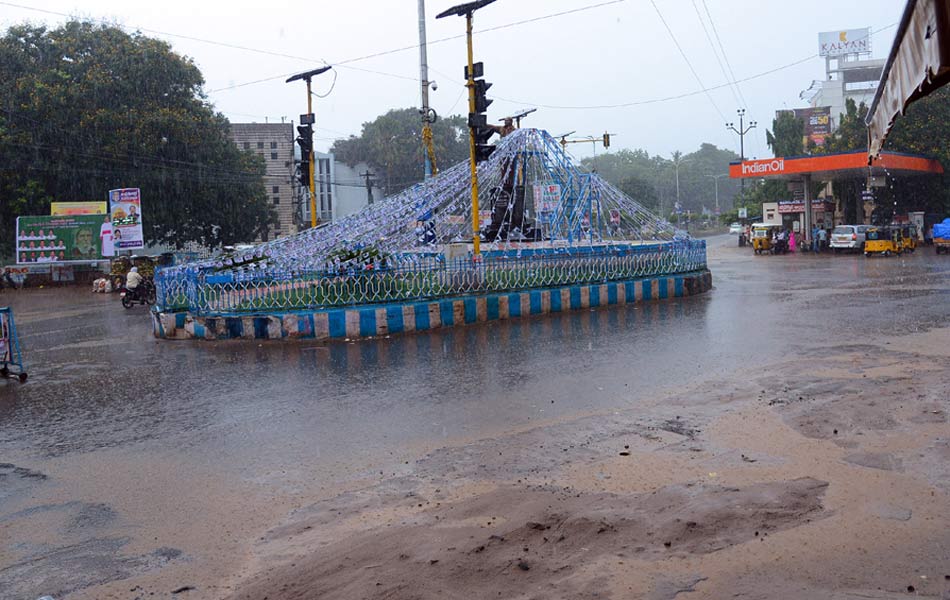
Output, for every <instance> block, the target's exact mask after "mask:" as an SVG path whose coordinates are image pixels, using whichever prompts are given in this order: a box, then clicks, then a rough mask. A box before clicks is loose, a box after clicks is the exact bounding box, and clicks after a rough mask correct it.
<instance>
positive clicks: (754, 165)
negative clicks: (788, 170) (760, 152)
mask: <svg viewBox="0 0 950 600" xmlns="http://www.w3.org/2000/svg"><path fill="white" fill-rule="evenodd" d="M784 171H785V159H784V158H766V159H763V160H747V161H745V162H743V163H742V174H743V175H753V176H755V175H775V174H776V173H783V172H784Z"/></svg>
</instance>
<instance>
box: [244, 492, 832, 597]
mask: <svg viewBox="0 0 950 600" xmlns="http://www.w3.org/2000/svg"><path fill="white" fill-rule="evenodd" d="M826 487H827V483H825V482H822V481H817V480H815V479H810V478H802V479H796V480H793V481H786V482H775V483H766V484H758V485H753V486H749V487H745V488H734V487H720V486H714V485H704V484H684V485H672V486H666V487H663V488H660V489H659V490H656V491H654V492H652V493H643V494H629V495H625V494H607V493H590V494H586V493H576V492H575V491H574V490H573V489H570V488H555V487H549V488H548V487H544V486H524V487H516V486H505V487H500V488H497V489H495V490H493V491H491V492H488V493H484V494H478V495H476V496H475V497H473V498H470V499H467V500H462V501H459V502H453V503H447V504H442V505H440V506H437V507H433V508H430V509H428V510H425V511H422V512H420V513H417V514H415V515H413V516H412V517H411V518H407V519H405V520H404V521H403V522H401V523H396V524H389V525H388V526H387V525H381V526H378V527H374V528H371V529H368V530H364V531H358V532H351V534H350V535H346V536H345V537H344V536H341V537H343V539H342V540H341V541H333V542H331V543H328V544H326V545H324V546H323V547H322V548H320V549H319V550H316V551H315V552H314V553H312V554H310V555H308V556H306V557H302V558H299V559H297V560H296V561H295V562H294V563H292V564H291V565H287V566H283V567H278V568H276V569H273V570H271V571H269V572H267V573H266V574H263V575H260V576H258V577H257V578H255V579H252V580H250V581H248V582H246V583H245V585H243V586H242V588H243V589H242V591H241V592H239V593H238V594H237V595H236V596H234V598H235V599H241V600H250V599H255V600H256V599H259V598H263V597H264V596H267V597H268V598H269V599H270V600H291V599H303V598H313V597H320V598H325V599H334V598H340V599H343V598H346V599H349V598H388V599H393V600H396V599H402V598H405V599H410V598H412V599H427V598H432V599H435V598H440V599H441V598H445V597H447V596H451V597H459V598H461V597H471V598H474V597H484V598H488V597H499V596H503V597H515V596H518V595H519V594H522V593H529V592H530V593H533V594H538V593H541V594H542V596H543V595H544V591H545V590H547V591H549V592H553V591H554V590H556V591H557V595H558V597H571V598H594V597H603V596H602V592H603V590H604V589H605V585H606V584H607V580H608V579H609V578H610V573H609V571H607V570H605V571H604V572H603V573H601V574H600V575H597V574H591V573H590V572H587V571H585V572H583V573H581V572H580V571H581V569H582V566H583V565H590V564H595V563H596V562H597V561H598V560H600V559H602V558H606V557H611V558H613V559H618V560H621V561H622V560H624V559H629V560H637V561H658V560H665V559H667V558H671V557H681V558H685V557H688V556H692V555H703V554H708V553H712V552H716V551H719V550H722V549H724V548H728V547H731V546H735V545H738V544H743V543H754V542H755V541H756V540H757V539H762V538H764V537H766V536H768V535H769V534H772V533H775V532H777V531H782V530H786V529H790V528H794V527H798V526H800V525H803V524H805V523H808V522H810V521H813V520H816V519H820V518H822V517H823V516H824V510H823V507H822V502H821V501H822V496H823V494H824V492H825V489H826ZM314 518H315V519H319V516H315V517H314ZM271 541H274V540H271ZM699 580H700V579H695V580H693V581H692V582H686V583H685V585H683V586H681V587H680V588H679V589H681V590H689V589H692V586H694V585H696V583H698V581H699ZM681 583H682V582H681ZM673 587H675V586H673ZM674 595H675V594H674ZM658 597H672V596H671V595H670V594H666V596H663V595H662V594H661V595H660V596H658Z"/></svg>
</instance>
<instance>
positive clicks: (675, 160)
mask: <svg viewBox="0 0 950 600" xmlns="http://www.w3.org/2000/svg"><path fill="white" fill-rule="evenodd" d="M681 156H683V155H682V154H680V153H679V152H678V151H677V152H674V153H673V170H674V171H675V173H676V207H675V208H676V210H680V208H681V207H682V205H681V204H680V165H681V164H684V163H688V162H692V159H691V158H688V159H686V160H683V159H682V158H680V157H681Z"/></svg>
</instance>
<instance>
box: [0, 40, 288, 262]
mask: <svg viewBox="0 0 950 600" xmlns="http://www.w3.org/2000/svg"><path fill="white" fill-rule="evenodd" d="M0 81H3V82H4V83H3V85H2V86H0V248H2V250H3V251H9V250H10V248H11V246H12V241H13V238H12V236H11V235H10V233H11V232H12V231H13V228H14V224H13V220H14V219H15V218H16V217H17V216H19V215H25V214H49V212H48V211H49V203H50V202H51V201H53V200H59V201H70V200H97V199H102V200H104V199H106V194H107V192H108V190H110V189H114V188H118V187H139V188H141V189H142V197H143V206H144V209H145V210H144V212H145V218H144V231H145V236H146V241H147V242H150V243H154V242H159V243H169V244H173V245H177V246H179V247H180V246H182V245H183V244H185V243H188V242H199V243H202V244H206V245H209V246H214V245H218V244H228V243H233V242H238V241H244V240H251V239H254V238H255V237H257V236H258V235H261V234H266V230H267V227H268V225H269V224H270V223H271V222H273V221H274V219H275V216H274V214H273V212H272V210H271V209H270V208H269V206H268V203H267V198H266V190H265V187H264V179H263V177H264V165H263V162H262V161H261V160H260V159H259V158H257V157H256V156H254V155H253V154H252V153H245V152H243V151H241V150H239V149H238V148H237V146H236V145H235V144H234V143H233V142H232V141H231V139H230V137H229V124H228V121H227V120H226V119H225V118H224V116H222V115H221V114H219V113H216V112H215V111H214V110H213V108H212V106H211V105H210V104H209V103H208V101H207V99H206V98H205V96H204V93H203V91H202V85H203V83H204V80H203V78H202V75H201V72H200V71H199V70H198V68H197V66H195V64H194V63H193V62H192V61H191V60H190V59H187V58H184V57H182V56H180V55H178V54H176V53H175V52H173V51H172V50H171V48H170V47H169V45H168V44H167V43H165V42H163V41H160V40H156V39H152V38H148V37H145V36H143V35H141V34H132V35H129V34H127V33H125V32H124V31H122V30H120V29H118V28H116V27H110V26H105V25H94V24H91V23H83V22H76V21H71V22H68V23H66V24H64V25H63V26H61V27H59V28H57V29H52V30H49V29H47V28H45V27H36V26H31V25H20V26H15V27H11V28H10V29H8V30H7V32H6V33H5V35H4V36H3V37H2V38H0Z"/></svg>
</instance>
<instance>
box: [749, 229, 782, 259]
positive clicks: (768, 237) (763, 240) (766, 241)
mask: <svg viewBox="0 0 950 600" xmlns="http://www.w3.org/2000/svg"><path fill="white" fill-rule="evenodd" d="M778 228H779V226H778V225H769V224H767V223H753V224H752V250H753V251H754V252H755V253H756V254H762V253H764V252H771V251H772V234H773V233H774V232H775V231H776V230H777V229H778Z"/></svg>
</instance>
